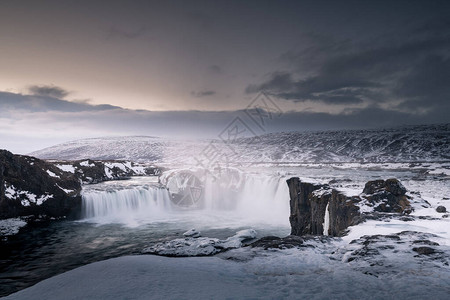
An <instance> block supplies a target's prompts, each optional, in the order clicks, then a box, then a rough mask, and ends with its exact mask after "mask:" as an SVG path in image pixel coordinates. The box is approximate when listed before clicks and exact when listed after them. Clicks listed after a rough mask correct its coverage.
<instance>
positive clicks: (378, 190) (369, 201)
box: [287, 177, 412, 236]
mask: <svg viewBox="0 0 450 300" xmlns="http://www.w3.org/2000/svg"><path fill="white" fill-rule="evenodd" d="M287 184H288V186H289V194H290V210H291V214H290V217H289V221H290V223H291V234H292V235H297V236H302V235H330V236H341V235H343V234H344V233H345V230H346V229H347V228H348V227H349V226H352V225H356V224H358V223H360V222H361V221H362V220H363V219H364V217H365V215H367V214H370V211H373V212H384V213H386V212H387V213H400V214H409V213H410V212H411V211H412V208H411V206H410V203H409V200H408V197H407V196H406V195H405V193H406V189H405V188H404V187H403V185H402V184H401V183H400V182H399V181H398V180H397V179H388V180H386V181H385V180H376V181H369V182H368V183H366V185H365V187H364V190H363V193H361V194H360V195H358V196H352V197H349V196H346V195H344V194H343V193H341V192H339V191H337V190H335V189H332V188H330V187H329V186H328V185H326V184H313V183H308V182H302V181H301V180H300V179H299V178H297V177H293V178H290V179H288V180H287ZM362 205H364V206H366V207H367V208H369V209H368V212H364V213H363V212H362V211H361V206H362ZM365 211H366V210H365Z"/></svg>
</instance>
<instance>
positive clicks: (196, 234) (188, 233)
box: [183, 228, 201, 238]
mask: <svg viewBox="0 0 450 300" xmlns="http://www.w3.org/2000/svg"><path fill="white" fill-rule="evenodd" d="M183 235H184V236H185V237H193V238H198V237H200V236H201V233H200V231H198V230H196V229H195V228H192V229H189V230H188V231H186V232H185V233H183Z"/></svg>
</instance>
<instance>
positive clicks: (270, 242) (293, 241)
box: [249, 235, 305, 250]
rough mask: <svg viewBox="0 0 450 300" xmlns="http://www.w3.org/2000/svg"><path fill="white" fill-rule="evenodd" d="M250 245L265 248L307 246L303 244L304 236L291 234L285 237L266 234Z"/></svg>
mask: <svg viewBox="0 0 450 300" xmlns="http://www.w3.org/2000/svg"><path fill="white" fill-rule="evenodd" d="M249 246H250V247H252V248H263V249H264V250H267V249H290V248H298V247H305V245H304V244H303V238H302V237H299V236H295V235H289V236H287V237H284V238H280V237H277V236H265V237H262V238H260V239H259V240H257V241H255V242H253V243H251V244H249Z"/></svg>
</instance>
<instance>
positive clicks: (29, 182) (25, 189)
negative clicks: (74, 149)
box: [0, 150, 161, 219]
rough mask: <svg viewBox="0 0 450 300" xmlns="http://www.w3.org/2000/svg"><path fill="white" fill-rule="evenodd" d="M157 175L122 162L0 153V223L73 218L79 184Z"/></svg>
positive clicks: (78, 200) (78, 205) (78, 204)
mask: <svg viewBox="0 0 450 300" xmlns="http://www.w3.org/2000/svg"><path fill="white" fill-rule="evenodd" d="M160 172H161V170H160V169H159V168H156V167H152V166H146V165H143V164H135V163H132V162H126V161H93V160H89V159H88V160H80V161H72V162H69V161H44V160H40V159H37V158H34V157H31V156H23V155H14V154H12V153H11V152H8V151H6V150H0V219H5V218H12V217H20V216H30V215H31V216H36V217H39V218H42V217H44V218H45V217H49V218H60V217H73V218H76V217H78V216H79V214H80V209H81V196H80V191H81V184H83V183H98V182H102V181H107V180H117V179H125V178H129V177H131V176H136V175H158V174H159V173H160Z"/></svg>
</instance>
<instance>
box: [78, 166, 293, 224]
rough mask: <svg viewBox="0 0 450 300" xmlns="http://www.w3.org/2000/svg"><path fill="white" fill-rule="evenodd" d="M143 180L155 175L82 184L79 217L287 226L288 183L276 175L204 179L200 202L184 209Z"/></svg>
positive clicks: (129, 221)
mask: <svg viewBox="0 0 450 300" xmlns="http://www.w3.org/2000/svg"><path fill="white" fill-rule="evenodd" d="M149 181H151V182H153V183H154V182H155V179H154V178H150V177H142V178H134V179H133V180H131V181H128V180H127V181H118V182H106V183H101V184H96V185H91V186H86V187H85V188H84V190H83V193H82V195H83V212H84V217H85V219H86V220H88V221H91V222H95V223H102V224H106V223H119V224H125V225H127V226H138V225H142V224H149V223H155V222H177V221H189V222H191V223H194V224H195V223H202V224H215V226H219V227H220V226H232V227H235V226H239V225H248V224H253V225H256V224H268V225H275V226H283V227H285V226H289V189H288V186H287V184H286V179H285V178H280V176H272V175H245V176H244V180H243V181H242V184H241V185H240V186H239V188H236V187H235V188H230V187H227V186H224V185H223V183H221V182H220V181H219V180H215V181H214V180H213V179H211V178H210V179H206V180H205V183H204V192H203V193H204V194H203V199H202V205H201V207H200V208H189V209H186V208H180V207H177V206H176V205H174V204H173V203H172V202H171V200H170V199H171V198H170V194H169V192H168V190H167V189H165V188H163V187H158V186H156V185H155V184H153V185H152V184H149Z"/></svg>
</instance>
